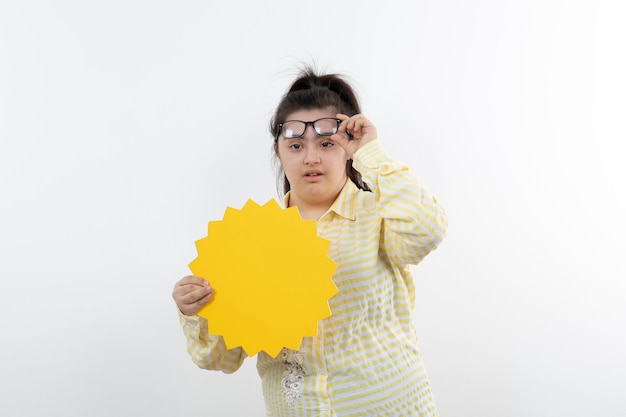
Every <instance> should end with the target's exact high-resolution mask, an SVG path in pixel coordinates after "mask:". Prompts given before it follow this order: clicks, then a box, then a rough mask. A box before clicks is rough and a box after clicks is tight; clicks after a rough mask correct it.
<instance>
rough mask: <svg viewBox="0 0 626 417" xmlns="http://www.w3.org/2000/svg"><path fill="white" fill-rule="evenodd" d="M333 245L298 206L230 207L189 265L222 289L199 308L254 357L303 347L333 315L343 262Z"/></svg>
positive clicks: (212, 326)
mask: <svg viewBox="0 0 626 417" xmlns="http://www.w3.org/2000/svg"><path fill="white" fill-rule="evenodd" d="M328 246H329V242H328V240H326V239H323V238H321V237H319V236H317V232H316V229H315V221H313V220H302V219H301V217H300V214H299V213H298V210H297V209H296V208H295V207H290V208H287V209H282V208H281V207H280V206H279V205H278V204H277V203H276V201H275V200H269V201H268V202H267V203H265V204H264V205H262V206H260V205H258V204H257V203H255V202H254V201H252V200H248V201H247V202H246V204H245V205H244V206H243V208H242V209H241V210H237V209H233V208H230V207H228V208H227V209H226V212H225V213H224V217H223V219H222V220H220V221H210V222H209V227H208V233H207V236H206V237H204V238H202V239H200V240H197V241H196V249H197V252H198V256H197V257H196V259H194V260H193V261H192V262H191V263H190V264H189V269H190V270H191V272H192V273H193V274H194V275H196V276H199V277H202V278H204V279H206V280H207V281H209V282H210V283H211V286H212V287H213V289H214V296H213V299H212V300H211V301H210V302H209V303H208V304H206V305H205V306H204V307H203V308H201V309H200V311H199V312H198V315H200V316H202V317H205V318H206V319H207V321H208V330H209V333H210V334H213V335H221V336H222V337H223V338H224V341H225V342H226V346H227V347H228V348H229V349H231V348H235V347H239V346H241V347H242V348H243V349H244V350H245V351H246V354H248V356H253V355H255V354H256V353H258V352H259V351H264V352H266V353H267V354H268V355H270V356H272V357H276V355H277V354H278V352H279V351H280V350H281V349H282V348H283V347H286V348H289V349H293V350H297V349H298V347H299V346H300V341H301V340H302V338H303V337H306V336H316V335H317V323H318V321H319V320H321V319H324V318H326V317H329V316H330V314H331V312H330V308H329V305H328V300H329V299H330V298H331V297H332V296H333V295H335V294H336V293H337V287H336V286H335V284H334V283H333V281H332V279H331V277H332V274H333V272H334V271H335V269H336V268H337V265H336V264H335V263H334V262H333V261H332V260H331V259H330V258H329V257H328Z"/></svg>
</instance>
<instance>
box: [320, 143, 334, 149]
mask: <svg viewBox="0 0 626 417" xmlns="http://www.w3.org/2000/svg"><path fill="white" fill-rule="evenodd" d="M333 145H334V143H332V142H322V148H330V147H331V146H333Z"/></svg>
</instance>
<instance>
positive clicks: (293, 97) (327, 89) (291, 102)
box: [270, 67, 371, 195]
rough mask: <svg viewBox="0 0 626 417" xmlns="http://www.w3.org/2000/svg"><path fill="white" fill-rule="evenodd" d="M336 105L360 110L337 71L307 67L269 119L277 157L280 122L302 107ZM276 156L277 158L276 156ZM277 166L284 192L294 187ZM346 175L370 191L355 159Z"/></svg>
mask: <svg viewBox="0 0 626 417" xmlns="http://www.w3.org/2000/svg"><path fill="white" fill-rule="evenodd" d="M327 107H333V108H334V109H335V110H336V111H337V113H343V114H345V115H348V116H354V115H355V114H358V113H360V112H361V108H360V106H359V102H358V100H357V97H356V94H355V93H354V90H353V89H352V87H350V85H349V84H348V83H347V82H346V81H344V80H343V78H342V77H341V76H340V75H337V74H318V73H317V72H316V71H315V70H314V69H313V68H311V67H305V68H304V69H303V70H302V71H301V72H300V75H299V76H298V78H296V80H295V81H294V82H293V83H292V84H291V86H290V87H289V90H287V92H286V93H285V95H284V96H283V97H282V99H281V100H280V103H279V104H278V107H277V108H276V112H275V113H274V116H273V117H272V120H271V122H270V133H271V134H272V136H273V137H274V157H275V158H276V156H277V154H278V134H279V130H280V127H279V124H280V123H282V122H284V121H285V118H286V117H287V116H289V115H290V114H291V113H294V112H296V111H299V110H315V109H325V108H327ZM276 159H277V158H276ZM275 162H276V166H277V178H276V180H277V187H278V189H279V190H280V185H281V183H282V188H283V195H284V194H287V192H288V191H289V190H290V189H291V185H290V184H289V181H288V180H287V177H286V176H285V172H284V171H283V169H282V166H281V165H280V162H277V161H276V160H275ZM346 175H347V176H348V178H350V180H352V182H353V183H354V184H355V185H356V186H357V187H359V188H360V189H362V190H365V191H371V190H370V188H369V187H368V185H367V184H366V183H365V182H363V179H362V178H361V173H360V172H359V171H357V170H356V169H354V167H353V166H352V160H351V159H350V160H348V161H346Z"/></svg>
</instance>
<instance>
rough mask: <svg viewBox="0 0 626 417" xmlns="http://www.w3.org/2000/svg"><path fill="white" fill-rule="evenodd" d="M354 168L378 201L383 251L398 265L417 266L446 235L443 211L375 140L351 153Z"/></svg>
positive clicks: (445, 218)
mask: <svg viewBox="0 0 626 417" xmlns="http://www.w3.org/2000/svg"><path fill="white" fill-rule="evenodd" d="M353 166H354V168H356V169H357V170H358V171H359V172H360V173H361V175H362V177H363V180H364V181H365V182H366V183H367V184H368V185H369V187H370V188H371V190H372V192H373V193H374V195H375V197H376V199H377V202H376V206H377V210H378V212H379V214H380V216H381V217H382V221H383V232H382V233H383V242H382V244H383V246H384V250H385V251H386V252H387V254H388V255H389V257H390V258H391V259H392V260H393V261H394V262H395V263H396V264H398V265H407V264H413V265H416V264H418V263H419V262H420V261H421V260H422V259H424V257H425V256H426V255H428V253H430V252H431V251H432V250H434V249H435V248H437V246H438V245H439V244H440V243H441V241H442V240H443V239H444V237H445V235H446V232H447V228H448V217H447V215H446V213H445V211H444V209H443V208H442V207H441V206H440V205H439V203H438V202H437V200H436V199H435V198H434V197H433V196H431V195H430V194H428V193H427V192H426V191H425V190H424V189H423V188H422V187H421V186H420V184H419V182H418V180H417V179H416V178H415V177H414V176H413V175H412V174H411V173H410V172H409V170H408V168H407V167H406V166H405V165H403V164H402V163H400V162H398V161H395V160H393V159H391V158H390V157H389V156H388V155H387V152H386V151H385V149H384V148H383V146H382V144H381V143H380V141H379V140H378V139H376V140H374V141H371V142H368V143H367V144H365V145H364V146H363V147H361V148H359V149H358V150H357V152H355V153H354V156H353Z"/></svg>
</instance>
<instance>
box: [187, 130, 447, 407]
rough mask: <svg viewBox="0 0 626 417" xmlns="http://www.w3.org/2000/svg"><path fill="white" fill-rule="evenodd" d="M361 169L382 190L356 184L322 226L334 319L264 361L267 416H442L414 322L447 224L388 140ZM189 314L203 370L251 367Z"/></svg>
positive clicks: (374, 147) (191, 340)
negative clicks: (423, 266)
mask: <svg viewBox="0 0 626 417" xmlns="http://www.w3.org/2000/svg"><path fill="white" fill-rule="evenodd" d="M353 165H354V167H355V168H356V169H357V170H358V171H359V172H360V173H361V174H362V176H363V179H364V180H365V182H367V184H368V185H369V187H370V188H371V189H372V192H366V191H362V190H359V189H358V188H357V187H356V186H355V185H354V184H353V183H352V182H351V181H350V180H348V181H347V182H346V185H345V186H344V188H343V190H342V191H341V192H340V194H339V196H338V197H337V199H336V200H335V202H334V203H333V205H332V206H331V207H330V208H329V210H328V211H327V212H326V213H325V214H324V215H323V216H322V217H321V218H320V219H319V220H318V221H317V233H318V235H319V236H321V237H323V238H325V239H328V240H329V241H330V247H329V251H328V255H329V257H330V258H331V259H332V260H333V261H335V262H336V263H337V269H336V271H335V273H334V275H333V281H334V282H335V284H336V285H337V288H338V289H339V292H338V293H337V294H336V295H335V296H334V297H332V298H331V299H330V301H329V303H330V309H331V312H332V315H331V316H330V317H329V318H327V319H324V320H322V321H320V323H319V326H318V335H317V336H316V337H305V338H303V339H302V342H301V344H300V347H299V349H298V350H297V351H292V350H289V349H283V350H282V351H281V352H280V353H279V355H278V356H277V357H276V358H272V357H270V356H269V355H267V354H265V353H264V352H260V353H259V354H258V355H257V369H258V372H259V375H260V376H261V380H262V386H263V394H264V398H265V404H266V415H267V416H272V417H273V416H277V417H278V416H280V417H282V416H290V417H291V416H293V417H295V416H298V417H308V416H316V417H318V416H329V417H348V416H359V417H362V416H383V417H384V416H389V417H391V416H394V417H395V416H398V417H399V416H419V417H422V416H430V417H432V416H437V415H438V413H437V410H436V408H435V404H434V401H433V397H432V393H431V388H430V383H429V380H428V376H427V374H426V371H425V368H424V365H423V363H422V357H421V354H420V351H419V349H418V345H417V335H416V332H415V327H414V325H413V321H412V318H411V311H412V310H413V307H414V303H415V287H414V283H413V278H412V276H411V273H410V270H409V265H410V264H417V263H419V262H420V261H421V260H422V259H423V258H424V257H425V256H426V255H427V254H428V253H429V252H430V251H432V250H433V249H435V248H436V247H437V245H438V244H439V243H440V242H441V241H442V239H443V238H444V236H445V233H446V229H447V217H446V215H445V212H444V211H443V209H442V208H441V207H440V206H439V205H438V203H437V201H436V200H435V198H433V197H432V196H430V195H429V194H428V193H426V192H425V191H424V190H423V189H422V188H421V186H420V185H419V183H418V181H417V180H416V179H415V178H414V177H413V176H412V175H411V174H410V173H409V172H408V169H407V168H406V166H404V165H402V164H401V163H399V162H397V161H394V160H392V159H391V158H389V157H388V155H387V153H386V151H385V150H384V148H383V147H382V145H381V144H380V142H379V141H378V140H375V141H372V142H369V143H367V144H365V145H364V146H363V147H361V148H360V149H359V150H358V151H357V152H356V153H355V154H354V157H353ZM288 199H289V194H287V195H286V196H285V203H287V202H288V201H289V200H288ZM285 205H287V204H285ZM293 314H297V312H293ZM180 317H181V324H182V326H183V330H184V333H185V335H186V337H187V345H188V350H189V353H190V355H191V358H192V360H193V361H194V362H195V363H196V364H197V365H198V366H199V367H201V368H205V369H214V370H221V371H223V372H226V373H230V372H234V371H235V370H237V369H238V368H239V367H240V366H241V364H242V362H243V360H244V359H245V358H246V355H245V352H244V351H243V350H242V349H241V348H235V349H231V350H227V349H226V348H225V345H224V342H223V339H222V338H221V337H219V336H213V335H209V334H208V333H207V323H206V320H205V319H203V318H200V317H197V316H193V317H188V316H184V315H182V313H181V314H180Z"/></svg>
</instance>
